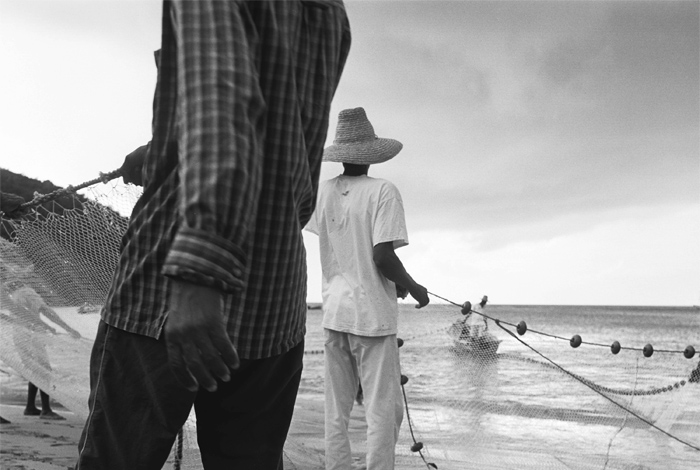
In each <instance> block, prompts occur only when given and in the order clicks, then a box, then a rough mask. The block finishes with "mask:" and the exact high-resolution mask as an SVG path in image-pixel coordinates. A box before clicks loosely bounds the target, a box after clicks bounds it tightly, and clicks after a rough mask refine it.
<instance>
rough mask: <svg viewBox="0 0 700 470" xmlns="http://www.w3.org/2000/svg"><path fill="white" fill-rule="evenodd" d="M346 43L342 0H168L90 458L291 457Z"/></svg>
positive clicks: (85, 450) (101, 363)
mask: <svg viewBox="0 0 700 470" xmlns="http://www.w3.org/2000/svg"><path fill="white" fill-rule="evenodd" d="M349 47H350V27H349V24H348V20H347V15H346V12H345V7H344V5H343V3H342V2H341V1H340V0H325V1H322V0H319V1H303V2H301V1H284V2H280V1H250V2H234V1H211V0H200V1H172V2H170V1H166V2H164V4H163V21H162V44H161V49H160V51H159V53H158V54H157V63H158V79H157V86H156V91H155V98H154V109H153V110H154V118H153V137H152V140H151V142H150V143H149V144H148V145H146V146H144V147H140V148H139V149H137V150H135V151H134V152H132V154H130V155H128V156H127V158H126V159H125V162H124V165H123V167H122V170H123V174H124V180H125V181H127V182H135V183H141V184H142V185H143V195H142V197H141V198H140V199H139V201H138V202H137V203H136V206H135V208H134V210H133V213H132V215H131V218H130V221H129V227H128V229H127V232H126V234H125V235H124V238H123V240H122V251H121V256H120V260H119V264H118V267H117V270H116V273H115V275H114V279H113V283H112V287H111V289H110V292H109V294H108V296H107V299H106V301H105V305H104V307H103V309H102V314H101V316H102V321H101V323H100V326H99V328H98V332H97V338H96V341H95V346H94V348H93V352H92V356H91V368H90V375H91V392H90V397H89V401H88V404H89V408H90V411H89V416H88V419H87V422H86V424H85V427H84V429H83V433H82V436H81V439H80V443H79V453H80V456H79V461H78V464H77V468H78V469H97V468H109V469H135V468H142V469H159V468H161V467H162V466H163V464H164V463H165V462H166V460H167V458H168V455H169V453H170V450H171V448H172V446H173V443H174V441H175V438H176V436H177V433H178V430H180V428H181V427H182V426H183V425H184V424H185V421H186V420H187V418H188V416H189V414H190V410H191V409H192V406H194V410H195V413H196V415H197V436H198V444H199V450H200V453H201V458H202V463H203V465H204V468H206V469H209V468H215V469H219V468H222V469H223V468H241V469H244V468H245V469H256V470H268V469H269V470H281V469H282V466H283V463H282V455H283V454H282V450H283V446H284V442H285V440H286V437H287V432H288V430H289V425H290V422H291V417H292V413H293V410H294V404H295V401H296V396H297V391H298V386H299V382H300V379H301V371H302V360H303V352H304V351H303V348H304V333H305V328H306V310H307V307H306V282H307V281H306V254H305V251H304V245H303V237H302V228H303V227H304V225H305V224H306V223H307V221H308V220H309V218H310V217H311V214H312V213H313V210H314V207H315V204H316V195H317V191H318V176H319V172H320V165H321V159H322V156H323V145H324V142H325V140H326V134H327V129H328V117H329V112H330V105H331V100H332V98H333V95H334V93H335V90H336V87H337V85H338V82H339V80H340V76H341V73H342V70H343V67H344V64H345V60H346V57H347V54H348V50H349Z"/></svg>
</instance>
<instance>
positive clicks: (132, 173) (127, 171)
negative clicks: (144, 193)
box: [119, 145, 148, 186]
mask: <svg viewBox="0 0 700 470" xmlns="http://www.w3.org/2000/svg"><path fill="white" fill-rule="evenodd" d="M147 150H148V145H142V146H141V147H139V148H137V149H136V150H134V151H133V152H131V153H130V154H129V155H127V156H126V158H124V163H123V164H122V166H121V168H119V170H120V171H121V173H122V179H123V180H124V183H133V184H135V185H138V186H143V178H142V176H141V170H142V169H143V161H144V160H145V159H146V151H147Z"/></svg>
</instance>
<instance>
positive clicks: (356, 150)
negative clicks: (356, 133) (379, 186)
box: [323, 137, 403, 165]
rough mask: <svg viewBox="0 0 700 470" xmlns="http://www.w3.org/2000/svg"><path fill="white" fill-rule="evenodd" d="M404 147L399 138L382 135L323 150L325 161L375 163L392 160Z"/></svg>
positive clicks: (360, 163)
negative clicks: (365, 140)
mask: <svg viewBox="0 0 700 470" xmlns="http://www.w3.org/2000/svg"><path fill="white" fill-rule="evenodd" d="M402 148H403V144H402V143H401V142H399V141H398V140H394V139H385V138H381V137H378V138H376V139H374V140H371V141H369V142H356V143H347V144H333V145H331V146H329V147H327V148H326V149H325V150H324V151H323V161H324V162H338V163H352V164H355V165H374V164H377V163H382V162H385V161H387V160H391V159H392V158H394V157H395V156H396V155H397V154H398V153H399V152H400V151H401V149H402Z"/></svg>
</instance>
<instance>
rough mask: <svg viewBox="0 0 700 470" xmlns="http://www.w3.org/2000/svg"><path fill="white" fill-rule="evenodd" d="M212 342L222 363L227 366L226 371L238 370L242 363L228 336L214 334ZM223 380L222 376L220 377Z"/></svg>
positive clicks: (222, 333)
mask: <svg viewBox="0 0 700 470" xmlns="http://www.w3.org/2000/svg"><path fill="white" fill-rule="evenodd" d="M211 342H212V345H213V346H214V348H215V349H216V351H217V352H218V353H219V355H220V358H221V361H223V364H224V365H225V366H226V371H227V372H228V371H229V369H238V366H239V365H240V361H239V360H238V352H236V348H234V347H233V343H232V342H231V340H230V339H229V337H228V334H226V332H225V331H222V332H221V334H214V335H212V336H211ZM219 378H221V376H219Z"/></svg>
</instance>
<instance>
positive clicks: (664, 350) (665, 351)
mask: <svg viewBox="0 0 700 470" xmlns="http://www.w3.org/2000/svg"><path fill="white" fill-rule="evenodd" d="M428 294H430V295H432V296H433V297H437V298H438V299H441V300H444V301H446V302H449V303H450V304H452V305H455V306H457V307H460V308H461V307H462V305H460V304H458V303H456V302H453V301H451V300H449V299H446V298H444V297H440V296H439V295H437V294H433V293H432V292H430V291H428ZM470 313H476V314H477V315H480V316H482V317H484V318H488V319H489V320H491V321H493V322H494V323H496V324H498V323H503V324H504V325H509V326H512V327H513V328H517V327H518V325H516V324H515V323H511V322H507V321H505V320H501V319H500V318H495V317H492V316H490V315H487V314H485V313H484V312H479V311H477V310H470ZM527 331H528V333H535V334H538V335H540V336H546V337H549V338H554V339H559V340H562V341H567V342H569V341H571V338H564V337H563V336H557V335H553V334H550V333H545V332H543V331H537V330H533V329H530V328H528V329H527ZM580 344H586V345H588V346H597V347H604V348H610V345H609V344H601V343H594V342H590V341H583V340H581V342H580ZM623 349H624V350H627V351H640V352H642V353H645V354H646V348H634V347H627V346H620V350H623ZM653 352H662V353H671V354H686V352H685V350H684V351H680V350H671V349H654V350H653ZM691 357H692V356H691Z"/></svg>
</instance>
